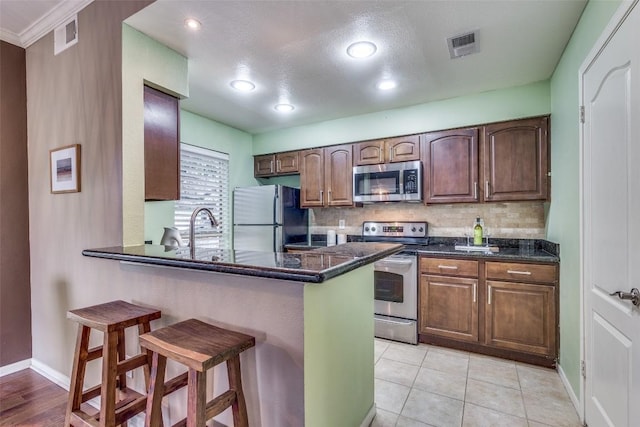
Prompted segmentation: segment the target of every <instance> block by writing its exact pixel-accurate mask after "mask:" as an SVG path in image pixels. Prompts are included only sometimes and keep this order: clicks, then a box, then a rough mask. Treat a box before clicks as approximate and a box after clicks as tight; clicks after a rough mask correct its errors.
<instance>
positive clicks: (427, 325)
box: [420, 274, 478, 342]
mask: <svg viewBox="0 0 640 427" xmlns="http://www.w3.org/2000/svg"><path fill="white" fill-rule="evenodd" d="M477 295H478V279H468V278H463V277H446V276H430V275H426V274H423V275H422V276H421V277H420V300H421V301H423V304H422V305H421V307H420V333H422V334H433V335H439V336H442V337H448V338H454V339H458V340H464V341H472V342H477V341H478V297H477Z"/></svg>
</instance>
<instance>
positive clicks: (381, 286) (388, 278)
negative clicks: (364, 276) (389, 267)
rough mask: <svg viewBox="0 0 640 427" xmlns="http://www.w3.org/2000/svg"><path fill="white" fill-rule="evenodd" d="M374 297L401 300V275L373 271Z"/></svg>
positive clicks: (402, 292)
mask: <svg viewBox="0 0 640 427" xmlns="http://www.w3.org/2000/svg"><path fill="white" fill-rule="evenodd" d="M373 274H374V275H373V281H374V298H375V299H376V300H378V301H387V302H399V303H401V302H403V301H404V290H403V276H402V275H401V274H394V273H388V272H386V271H375V272H374V273H373Z"/></svg>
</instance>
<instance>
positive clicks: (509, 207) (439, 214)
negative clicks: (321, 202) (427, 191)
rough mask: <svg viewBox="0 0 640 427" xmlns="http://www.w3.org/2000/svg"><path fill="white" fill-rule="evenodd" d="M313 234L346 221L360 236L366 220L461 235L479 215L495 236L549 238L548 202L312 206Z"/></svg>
mask: <svg viewBox="0 0 640 427" xmlns="http://www.w3.org/2000/svg"><path fill="white" fill-rule="evenodd" d="M310 217H311V230H310V231H311V233H312V234H325V233H326V231H327V230H329V229H333V230H336V231H338V232H342V231H341V230H338V221H339V220H341V219H344V220H345V229H344V232H345V233H347V234H355V235H360V234H361V233H362V222H363V221H427V222H428V223H429V235H430V236H443V237H459V236H463V235H464V233H465V229H467V231H470V228H471V227H472V226H473V223H474V221H475V219H476V217H480V218H482V219H483V220H484V225H485V229H486V230H487V231H488V232H489V234H490V235H491V236H492V237H499V238H536V239H541V238H544V237H545V218H544V203H543V202H540V201H535V202H505V203H461V204H450V205H428V206H425V205H422V204H413V203H388V204H385V203H379V204H370V205H364V206H363V207H360V208H322V209H319V208H317V209H310Z"/></svg>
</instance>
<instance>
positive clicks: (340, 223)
mask: <svg viewBox="0 0 640 427" xmlns="http://www.w3.org/2000/svg"><path fill="white" fill-rule="evenodd" d="M338 228H340V229H343V228H344V219H340V220H338Z"/></svg>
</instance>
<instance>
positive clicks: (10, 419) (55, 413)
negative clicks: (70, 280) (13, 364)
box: [0, 369, 68, 427]
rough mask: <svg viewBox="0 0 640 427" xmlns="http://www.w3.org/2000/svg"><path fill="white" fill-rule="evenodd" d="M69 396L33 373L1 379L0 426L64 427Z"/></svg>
mask: <svg viewBox="0 0 640 427" xmlns="http://www.w3.org/2000/svg"><path fill="white" fill-rule="evenodd" d="M67 396H68V393H67V391H66V390H65V389H63V388H62V387H60V386H58V385H56V384H54V383H52V382H51V381H49V380H48V379H46V378H44V377H43V376H41V375H39V374H37V373H36V372H35V371H32V370H31V369H25V370H23V371H19V372H16V373H13V374H9V375H5V376H3V377H0V426H3V427H4V426H29V427H49V426H51V427H54V426H55V427H60V426H62V425H64V413H65V409H66V407H67Z"/></svg>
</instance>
